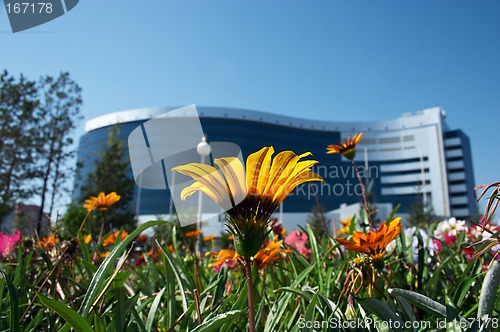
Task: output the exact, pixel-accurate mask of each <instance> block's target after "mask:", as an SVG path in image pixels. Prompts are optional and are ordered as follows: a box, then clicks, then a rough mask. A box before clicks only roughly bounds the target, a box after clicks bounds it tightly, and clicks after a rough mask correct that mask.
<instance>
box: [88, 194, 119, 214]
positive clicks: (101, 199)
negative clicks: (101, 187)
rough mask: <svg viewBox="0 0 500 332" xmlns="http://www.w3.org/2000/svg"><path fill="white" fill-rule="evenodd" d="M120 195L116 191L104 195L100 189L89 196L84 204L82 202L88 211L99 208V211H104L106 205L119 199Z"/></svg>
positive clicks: (108, 205)
mask: <svg viewBox="0 0 500 332" xmlns="http://www.w3.org/2000/svg"><path fill="white" fill-rule="evenodd" d="M120 198H121V196H120V195H117V194H116V192H114V191H113V192H112V193H109V194H107V195H105V194H104V193H103V192H102V191H101V192H100V193H99V195H97V197H95V196H91V197H90V198H89V199H86V200H85V204H83V207H84V208H86V209H87V210H88V211H92V210H96V209H97V210H99V211H106V210H107V209H108V207H110V206H111V205H113V204H115V203H116V202H118V201H119V200H120Z"/></svg>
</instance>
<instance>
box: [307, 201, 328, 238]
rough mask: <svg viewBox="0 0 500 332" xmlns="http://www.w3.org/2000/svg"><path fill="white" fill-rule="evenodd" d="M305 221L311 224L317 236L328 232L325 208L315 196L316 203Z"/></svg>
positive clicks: (319, 236)
mask: <svg viewBox="0 0 500 332" xmlns="http://www.w3.org/2000/svg"><path fill="white" fill-rule="evenodd" d="M307 223H308V224H309V225H310V226H311V229H312V230H313V232H314V234H315V235H316V237H317V238H321V237H323V236H325V235H328V234H329V229H328V220H327V218H326V216H325V208H324V207H323V206H322V205H321V203H320V202H319V200H318V198H317V197H316V204H315V205H314V207H313V209H312V214H311V215H310V216H309V217H308V218H307Z"/></svg>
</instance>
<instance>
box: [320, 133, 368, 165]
mask: <svg viewBox="0 0 500 332" xmlns="http://www.w3.org/2000/svg"><path fill="white" fill-rule="evenodd" d="M362 137H363V133H359V134H355V135H354V136H353V137H352V138H351V136H349V137H348V138H347V139H344V143H342V144H330V145H328V146H327V148H326V153H327V154H334V153H340V154H342V155H343V156H344V157H346V158H347V159H349V160H353V159H354V156H355V155H356V144H358V143H359V141H360V140H361V138H362Z"/></svg>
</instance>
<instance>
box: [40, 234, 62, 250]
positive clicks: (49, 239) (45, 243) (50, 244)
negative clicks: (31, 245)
mask: <svg viewBox="0 0 500 332" xmlns="http://www.w3.org/2000/svg"><path fill="white" fill-rule="evenodd" d="M58 242H59V239H58V238H57V237H56V236H55V235H54V234H50V235H49V236H46V237H44V238H42V239H41V240H40V241H39V242H37V243H36V245H35V246H36V247H37V248H40V249H44V250H52V249H53V248H54V247H55V246H56V244H57V243H58Z"/></svg>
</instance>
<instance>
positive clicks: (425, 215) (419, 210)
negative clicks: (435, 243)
mask: <svg viewBox="0 0 500 332" xmlns="http://www.w3.org/2000/svg"><path fill="white" fill-rule="evenodd" d="M435 220H436V215H435V214H434V209H433V208H432V205H431V204H430V202H428V201H427V202H424V199H423V195H422V194H418V195H417V200H416V202H415V204H413V206H412V208H411V210H410V212H409V215H408V222H409V223H410V225H412V226H417V227H420V228H424V229H425V228H427V227H428V226H429V225H430V224H431V223H432V222H434V221H435Z"/></svg>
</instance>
